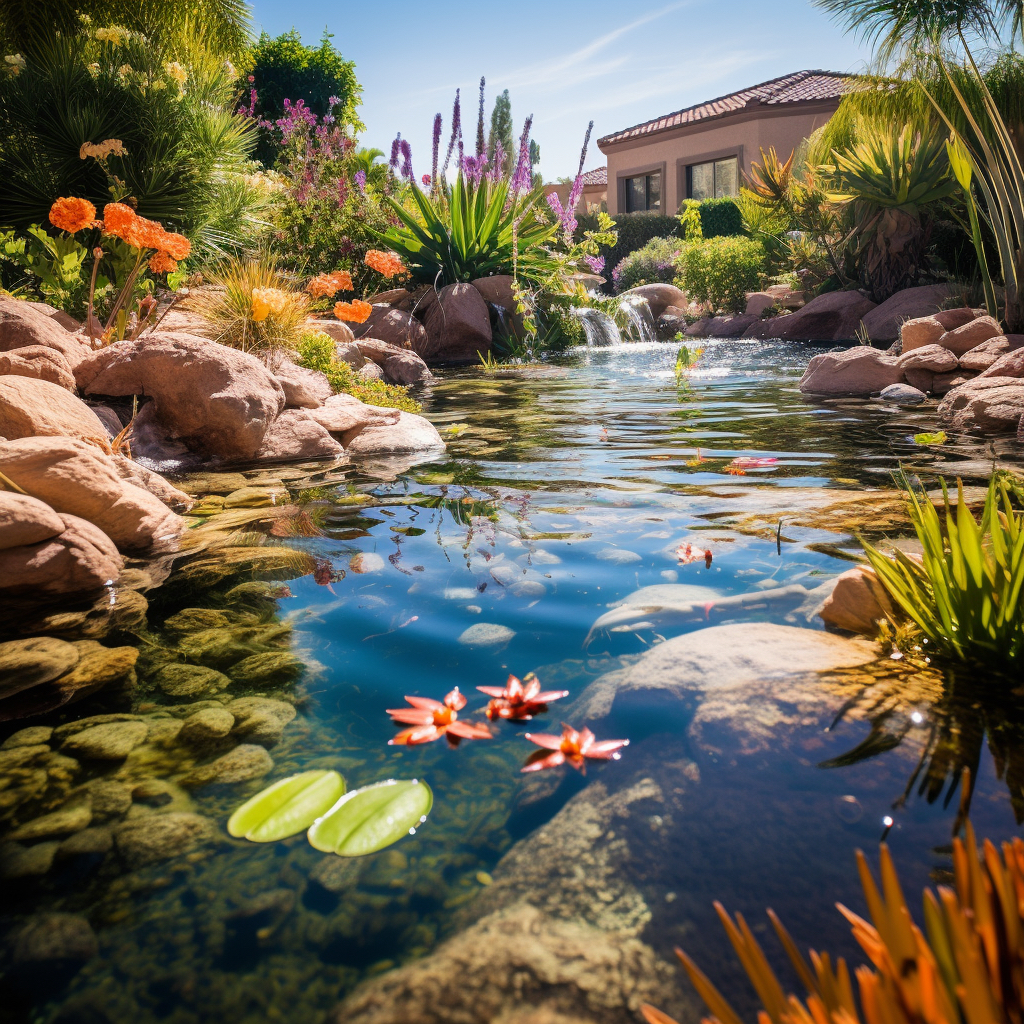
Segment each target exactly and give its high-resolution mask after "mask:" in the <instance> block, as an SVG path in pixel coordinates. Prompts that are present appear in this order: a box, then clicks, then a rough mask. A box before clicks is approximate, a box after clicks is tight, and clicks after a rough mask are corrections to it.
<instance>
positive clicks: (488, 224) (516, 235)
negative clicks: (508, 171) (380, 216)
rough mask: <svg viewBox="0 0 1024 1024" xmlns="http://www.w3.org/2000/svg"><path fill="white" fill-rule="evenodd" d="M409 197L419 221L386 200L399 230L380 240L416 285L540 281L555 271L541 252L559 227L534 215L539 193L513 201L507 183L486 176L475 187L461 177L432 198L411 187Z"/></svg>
mask: <svg viewBox="0 0 1024 1024" xmlns="http://www.w3.org/2000/svg"><path fill="white" fill-rule="evenodd" d="M411 193H412V198H413V202H414V203H415V206H416V211H417V212H418V214H419V217H418V218H417V217H416V216H414V215H413V214H412V213H411V212H409V211H408V210H407V209H406V208H405V207H404V206H402V205H401V204H400V203H398V202H396V201H395V200H394V199H390V198H389V199H388V203H389V205H390V207H391V209H392V211H393V212H394V214H395V216H396V217H398V219H399V220H400V221H401V226H399V227H392V228H389V229H388V230H387V231H386V232H384V233H383V235H382V236H381V239H382V241H383V242H384V243H385V244H386V245H387V246H388V247H389V248H391V249H392V250H394V251H395V252H396V253H398V255H399V256H401V258H402V260H403V262H404V263H405V265H406V266H407V267H408V268H409V272H410V274H411V277H412V279H413V280H414V281H419V282H423V283H430V284H435V283H436V284H437V285H438V286H442V285H448V284H457V283H458V282H460V281H472V280H475V279H476V278H478V277H487V276H489V275H491V274H511V273H513V272H514V271H515V272H516V273H517V274H518V275H519V276H522V277H524V278H526V279H527V280H537V281H539V280H542V279H543V278H544V277H545V276H547V275H549V274H550V273H551V272H552V270H553V269H554V268H555V267H556V263H555V261H554V259H553V258H552V257H551V256H550V254H549V253H547V252H546V251H545V249H544V248H543V247H544V246H545V244H546V243H548V242H550V241H551V240H552V239H554V237H555V234H556V231H557V225H554V224H548V223H545V222H544V221H542V220H541V219H540V218H538V217H537V216H536V215H535V212H534V211H535V208H536V206H537V202H538V200H539V199H540V197H541V195H542V194H543V193H542V191H541V190H540V189H536V188H535V189H533V190H531V191H530V192H528V193H527V194H526V195H525V196H523V197H521V198H519V199H511V197H510V196H509V183H508V181H507V180H505V179H499V180H497V181H492V180H491V179H490V178H488V177H484V178H482V179H481V180H480V182H479V183H478V184H476V185H474V184H473V183H472V182H468V181H467V180H466V178H465V176H464V175H463V174H461V173H460V174H459V177H458V178H457V179H456V181H455V184H454V185H452V186H451V187H450V188H449V189H446V190H445V191H444V193H443V194H442V195H439V196H437V197H436V198H431V197H429V196H427V195H426V194H424V192H422V191H421V190H420V188H419V187H418V186H417V185H415V184H413V185H412V186H411Z"/></svg>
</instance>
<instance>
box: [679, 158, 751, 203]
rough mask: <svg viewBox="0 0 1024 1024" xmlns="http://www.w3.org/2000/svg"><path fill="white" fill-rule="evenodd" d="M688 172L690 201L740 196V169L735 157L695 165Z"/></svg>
mask: <svg viewBox="0 0 1024 1024" xmlns="http://www.w3.org/2000/svg"><path fill="white" fill-rule="evenodd" d="M686 170H687V177H688V178H689V179H690V181H689V188H688V189H687V192H688V193H689V197H690V199H721V198H722V196H738V195H739V194H740V167H739V161H738V160H737V159H736V157H734V156H730V157H726V159H724V160H709V161H708V162H707V163H706V164H693V165H692V166H691V167H688V168H687V169H686Z"/></svg>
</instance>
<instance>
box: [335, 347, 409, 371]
mask: <svg viewBox="0 0 1024 1024" xmlns="http://www.w3.org/2000/svg"><path fill="white" fill-rule="evenodd" d="M371 344H381V345H384V344H386V343H385V342H383V341H382V342H379V343H375V342H371ZM388 348H393V349H394V350H395V351H396V352H401V351H402V349H400V348H399V347H398V346H397V345H389V346H388ZM334 354H335V356H336V357H337V358H338V360H339V361H340V362H342V363H348V365H349V366H351V367H352V369H353V370H358V369H359V368H360V367H361V366H363V365H364V364H365V363H366V361H367V360H366V356H364V355H363V354H362V353H361V352H360V351H359V346H358V345H357V344H356V342H354V341H351V342H338V343H337V344H336V345H335V346H334Z"/></svg>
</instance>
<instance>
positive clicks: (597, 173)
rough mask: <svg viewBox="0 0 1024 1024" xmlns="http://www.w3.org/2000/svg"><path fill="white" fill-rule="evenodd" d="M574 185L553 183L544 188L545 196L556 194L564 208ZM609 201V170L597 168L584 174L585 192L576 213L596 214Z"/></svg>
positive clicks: (577, 205) (581, 195)
mask: <svg viewBox="0 0 1024 1024" xmlns="http://www.w3.org/2000/svg"><path fill="white" fill-rule="evenodd" d="M571 191H572V185H571V184H569V183H565V182H559V183H557V184H556V183H552V184H550V185H545V186H544V194H545V195H548V194H549V193H551V192H554V193H556V194H557V195H558V198H559V199H560V200H561V202H562V206H563V207H564V206H565V205H566V203H568V202H569V193H570V192H571ZM607 201H608V168H607V167H595V168H594V169H593V170H592V171H585V172H584V174H583V191H582V193H581V194H580V201H579V202H578V203H577V204H576V212H577V213H578V214H581V213H595V212H597V211H598V210H600V209H601V204H602V203H606V202H607Z"/></svg>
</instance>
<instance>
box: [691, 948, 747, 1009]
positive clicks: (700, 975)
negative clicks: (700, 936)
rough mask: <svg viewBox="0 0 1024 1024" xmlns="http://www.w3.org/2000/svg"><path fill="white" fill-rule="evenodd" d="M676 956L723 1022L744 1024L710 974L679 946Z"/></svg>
mask: <svg viewBox="0 0 1024 1024" xmlns="http://www.w3.org/2000/svg"><path fill="white" fill-rule="evenodd" d="M676 956H677V957H679V960H680V963H682V965H683V969H684V970H685V971H686V974H687V976H688V977H689V979H690V984H691V985H693V987H694V988H695V989H696V990H697V994H698V995H699V996H700V997H701V999H703V1000H704V1003H705V1005H706V1006H707V1008H708V1009H709V1010H710V1011H711V1012H712V1013H713V1014H714V1015H715V1017H717V1018H718V1020H719V1021H720V1022H721V1024H743V1022H742V1021H741V1020H740V1018H739V1016H738V1015H737V1013H736V1011H735V1010H734V1009H733V1008H732V1007H731V1006H730V1005H729V1004H728V1003H727V1002H726V1000H725V997H724V996H723V995H722V994H721V993H720V992H719V991H718V989H717V988H715V986H714V985H712V984H711V981H710V980H709V979H708V976H707V975H706V974H705V973H704V972H703V971H702V970H701V969H700V968H699V967H698V966H697V965H696V964H695V963H694V962H693V961H692V960H691V959H690V958H689V957H688V956H687V955H686V954H685V953H684V952H683V951H682V950H681V949H680V948H679V947H678V946H677V947H676Z"/></svg>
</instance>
